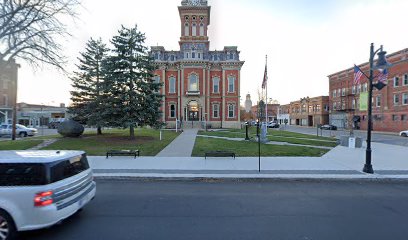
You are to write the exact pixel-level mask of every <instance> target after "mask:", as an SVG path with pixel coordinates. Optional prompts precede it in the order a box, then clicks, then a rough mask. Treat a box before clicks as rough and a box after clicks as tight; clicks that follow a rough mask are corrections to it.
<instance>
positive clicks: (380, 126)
mask: <svg viewBox="0 0 408 240" xmlns="http://www.w3.org/2000/svg"><path fill="white" fill-rule="evenodd" d="M387 60H388V61H389V62H390V63H392V64H393V66H392V67H391V68H390V69H389V76H388V80H387V86H386V87H385V88H383V89H382V90H380V91H379V90H377V89H375V88H374V90H373V99H372V101H373V108H372V110H373V113H372V114H373V115H372V116H373V130H375V131H390V132H399V131H402V130H407V129H408V49H404V50H401V51H398V52H395V53H392V54H389V55H388V56H387ZM359 67H360V68H361V70H362V71H363V72H365V73H368V72H369V64H368V63H364V64H361V65H359ZM374 73H375V75H376V74H378V72H377V71H375V72H374ZM367 75H368V74H367ZM328 78H329V88H330V106H331V107H330V108H331V112H330V123H331V124H334V125H336V126H338V127H354V128H361V129H364V130H366V129H367V122H368V119H367V111H360V110H359V109H360V104H359V100H360V93H361V92H367V91H368V80H367V79H366V78H365V77H364V76H363V77H362V78H361V82H360V84H357V85H355V84H354V80H353V78H354V70H353V68H349V69H346V70H343V71H340V72H337V73H334V74H331V75H329V76H328ZM376 81H377V79H375V80H374V83H375V82H376Z"/></svg>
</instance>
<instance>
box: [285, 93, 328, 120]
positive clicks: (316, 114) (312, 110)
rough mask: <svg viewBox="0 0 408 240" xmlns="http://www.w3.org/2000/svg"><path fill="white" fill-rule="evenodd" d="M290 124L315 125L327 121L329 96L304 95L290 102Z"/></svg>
mask: <svg viewBox="0 0 408 240" xmlns="http://www.w3.org/2000/svg"><path fill="white" fill-rule="evenodd" d="M289 112H290V113H289V115H290V125H298V126H309V127H315V126H317V125H319V124H320V125H322V124H327V123H328V122H329V97H328V96H320V97H313V98H309V97H305V98H301V99H300V100H299V101H295V102H291V103H290V108H289Z"/></svg>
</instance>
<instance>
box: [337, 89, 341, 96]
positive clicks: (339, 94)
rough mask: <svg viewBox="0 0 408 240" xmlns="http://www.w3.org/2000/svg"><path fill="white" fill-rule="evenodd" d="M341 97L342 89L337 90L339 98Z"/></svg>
mask: <svg viewBox="0 0 408 240" xmlns="http://www.w3.org/2000/svg"><path fill="white" fill-rule="evenodd" d="M340 96H341V89H337V97H340Z"/></svg>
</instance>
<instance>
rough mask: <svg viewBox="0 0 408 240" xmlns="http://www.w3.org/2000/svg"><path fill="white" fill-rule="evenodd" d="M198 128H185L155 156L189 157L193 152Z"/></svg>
mask: <svg viewBox="0 0 408 240" xmlns="http://www.w3.org/2000/svg"><path fill="white" fill-rule="evenodd" d="M197 132H198V129H185V130H184V131H183V132H182V133H181V134H180V135H179V136H178V137H177V138H176V139H174V140H173V141H172V142H171V143H170V144H169V145H167V147H165V148H164V149H163V150H162V151H161V152H159V153H158V154H157V155H156V157H190V156H191V153H192V152H193V148H194V144H195V139H196V136H197Z"/></svg>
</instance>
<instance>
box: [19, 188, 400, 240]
mask: <svg viewBox="0 0 408 240" xmlns="http://www.w3.org/2000/svg"><path fill="white" fill-rule="evenodd" d="M97 184H98V185H97V197H96V198H95V199H94V200H93V201H92V202H91V203H90V204H89V205H88V206H87V207H86V208H85V209H84V210H83V211H82V212H80V213H79V214H76V215H74V216H73V217H71V218H70V219H68V220H66V221H65V222H63V223H62V224H60V225H57V226H54V227H52V228H50V229H45V230H39V231H31V232H26V233H23V234H22V236H21V238H22V239H30V240H34V239H42V240H47V239H53V240H54V239H58V240H64V239H88V240H91V239H98V240H100V239H115V240H121V239H129V240H135V239H177V240H183V239H186V240H187V239H188V240H192V239H203V240H204V239H205V240H208V239H211V240H215V239H222V240H225V239H234V240H239V239H257V240H259V239H268V240H270V239H279V240H285V239H291V240H292V239H299V240H311V239H322V240H327V239H330V240H340V239H347V240H350V239H358V240H365V239H367V240H373V239H393V240H399V239H401V240H402V239H403V240H406V239H407V236H408V228H407V219H408V201H407V200H408V184H407V183H406V182H373V181H371V182H347V181H343V182H342V181H340V182H333V181H312V182H310V181H309V182H304V181H283V180H282V181H276V180H275V181H266V182H231V181H229V182H216V181H212V182H198V181H196V182H188V181H180V182H174V181H125V180H120V181H108V180H104V181H98V182H97Z"/></svg>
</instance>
